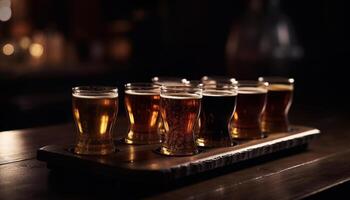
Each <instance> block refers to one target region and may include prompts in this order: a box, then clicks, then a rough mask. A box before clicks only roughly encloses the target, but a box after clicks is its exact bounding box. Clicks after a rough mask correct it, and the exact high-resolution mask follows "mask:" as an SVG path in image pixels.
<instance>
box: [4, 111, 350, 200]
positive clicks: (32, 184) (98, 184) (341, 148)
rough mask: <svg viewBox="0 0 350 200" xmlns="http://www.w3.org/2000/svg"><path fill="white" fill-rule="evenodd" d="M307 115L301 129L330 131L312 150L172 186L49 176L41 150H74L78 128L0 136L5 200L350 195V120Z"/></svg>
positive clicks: (299, 116) (299, 120)
mask: <svg viewBox="0 0 350 200" xmlns="http://www.w3.org/2000/svg"><path fill="white" fill-rule="evenodd" d="M299 110H300V111H299ZM299 110H297V111H295V110H293V112H292V113H291V121H292V122H293V123H294V124H300V125H305V126H312V127H315V128H318V129H320V130H321V132H322V134H321V136H320V137H319V138H316V139H315V140H314V141H312V143H311V144H310V145H309V148H308V149H307V150H305V151H296V152H292V153H288V154H285V155H275V156H274V157H272V158H271V157H269V158H264V159H256V160H253V161H251V162H246V163H241V164H238V165H232V166H230V167H225V168H222V169H220V170H215V171H211V172H208V173H204V174H199V175H196V176H193V177H188V178H185V179H181V180H178V181H176V182H173V183H169V184H145V180H143V182H142V183H141V182H140V183H135V182H128V181H125V180H120V181H119V180H111V179H108V178H107V179H106V178H104V177H100V176H96V175H94V176H92V175H91V176H89V175H86V174H83V173H82V174H78V173H76V171H74V172H73V171H70V170H62V171H59V170H49V169H47V167H46V163H45V162H41V161H38V160H37V159H36V151H37V149H38V148H40V147H42V146H45V145H50V144H57V145H67V144H71V143H73V141H74V129H73V125H72V124H63V125H55V126H49V127H39V128H31V129H24V130H12V131H4V132H0V199H99V198H101V199H102V198H106V197H110V198H118V197H123V198H128V199H129V198H149V199H194V198H195V199H214V198H215V199H301V198H309V199H313V198H315V199H317V198H319V197H323V198H324V197H330V196H332V195H339V194H346V193H345V192H344V191H346V190H347V189H348V188H350V186H348V185H349V184H348V182H349V180H350V134H349V131H350V126H349V124H348V121H349V120H348V119H347V116H346V115H345V114H341V113H336V112H334V111H333V112H332V111H329V112H324V111H320V110H318V109H305V108H303V109H299ZM117 127H118V128H117V130H116V132H117V134H118V135H122V134H124V133H125V132H126V129H127V121H126V118H125V117H121V116H119V117H118V123H117ZM140 179H142V177H140ZM146 182H147V180H146ZM150 182H152V181H151V180H150ZM338 197H339V196H338Z"/></svg>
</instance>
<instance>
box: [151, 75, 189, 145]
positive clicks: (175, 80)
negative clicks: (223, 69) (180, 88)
mask: <svg viewBox="0 0 350 200" xmlns="http://www.w3.org/2000/svg"><path fill="white" fill-rule="evenodd" d="M152 82H153V83H155V84H158V85H168V86H170V85H174V86H176V85H183V84H188V83H189V81H188V80H187V79H186V78H181V77H167V76H155V77H153V78H152ZM158 132H159V134H160V136H161V138H162V140H163V139H164V133H165V129H164V123H163V119H162V116H161V115H159V120H158Z"/></svg>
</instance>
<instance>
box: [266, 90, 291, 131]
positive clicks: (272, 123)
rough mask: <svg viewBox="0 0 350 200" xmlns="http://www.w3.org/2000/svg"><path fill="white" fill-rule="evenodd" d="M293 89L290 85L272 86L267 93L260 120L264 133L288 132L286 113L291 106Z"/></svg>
mask: <svg viewBox="0 0 350 200" xmlns="http://www.w3.org/2000/svg"><path fill="white" fill-rule="evenodd" d="M292 98H293V87H292V86H290V85H279V84H272V85H270V86H269V90H268V93H267V103H266V108H265V111H264V113H263V115H262V119H261V127H262V129H263V131H265V132H270V133H273V132H288V131H289V129H290V128H289V120H288V112H289V109H290V106H291V104H292Z"/></svg>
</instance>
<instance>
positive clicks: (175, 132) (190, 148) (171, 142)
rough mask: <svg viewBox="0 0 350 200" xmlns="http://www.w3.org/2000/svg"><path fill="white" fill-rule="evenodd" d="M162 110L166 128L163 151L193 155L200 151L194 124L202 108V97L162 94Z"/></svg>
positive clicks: (172, 153)
mask: <svg viewBox="0 0 350 200" xmlns="http://www.w3.org/2000/svg"><path fill="white" fill-rule="evenodd" d="M160 105H161V106H160V111H161V114H162V119H163V122H164V128H165V141H163V143H162V148H161V153H163V154H166V155H193V154H196V153H197V152H198V149H197V145H196V144H195V139H194V126H195V124H196V123H197V120H198V117H199V112H200V108H201V99H200V98H198V97H196V96H189V95H186V94H184V95H183V96H179V94H177V96H176V97H173V96H162V97H161V101H160Z"/></svg>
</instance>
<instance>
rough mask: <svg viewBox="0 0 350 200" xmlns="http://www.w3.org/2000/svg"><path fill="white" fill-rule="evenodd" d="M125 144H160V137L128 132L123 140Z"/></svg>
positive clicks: (156, 134)
mask: <svg viewBox="0 0 350 200" xmlns="http://www.w3.org/2000/svg"><path fill="white" fill-rule="evenodd" d="M124 142H125V143H126V144H160V143H161V142H162V140H161V136H160V135H159V134H158V133H157V132H156V133H135V132H133V131H129V133H128V136H127V137H126V138H125V139H124Z"/></svg>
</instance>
